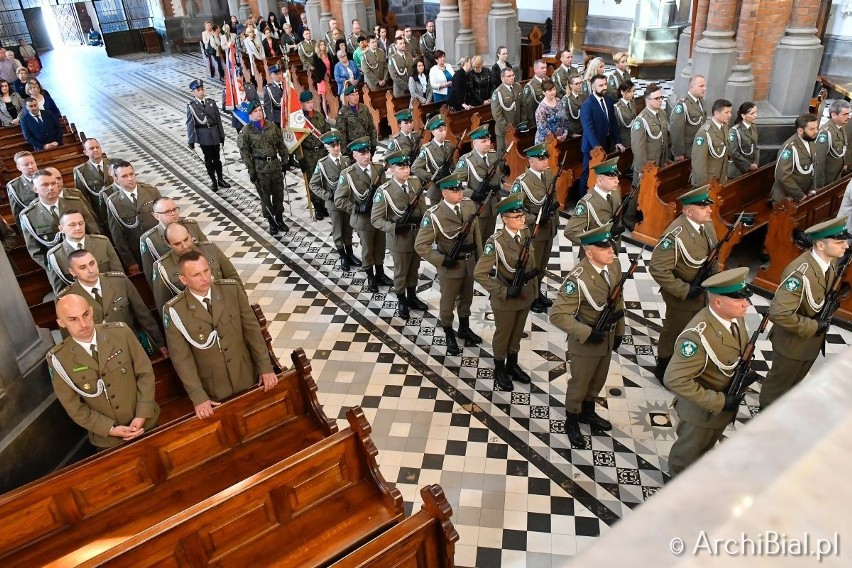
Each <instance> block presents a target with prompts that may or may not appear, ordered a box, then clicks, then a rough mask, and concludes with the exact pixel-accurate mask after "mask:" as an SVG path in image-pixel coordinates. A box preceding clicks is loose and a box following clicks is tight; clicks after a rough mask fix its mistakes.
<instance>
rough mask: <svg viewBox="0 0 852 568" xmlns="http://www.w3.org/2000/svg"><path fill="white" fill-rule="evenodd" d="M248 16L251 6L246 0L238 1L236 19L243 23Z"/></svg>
mask: <svg viewBox="0 0 852 568" xmlns="http://www.w3.org/2000/svg"><path fill="white" fill-rule="evenodd" d="M249 16H251V6H250V5H249V3H248V0H240V13H239V16H237V17H238V18H239V19H240V22H245V21H246V20H248V18H249Z"/></svg>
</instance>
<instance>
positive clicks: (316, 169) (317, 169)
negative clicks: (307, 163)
mask: <svg viewBox="0 0 852 568" xmlns="http://www.w3.org/2000/svg"><path fill="white" fill-rule="evenodd" d="M314 173H315V174H318V173H320V165H319V164H317V165H316V167H315V168H314Z"/></svg>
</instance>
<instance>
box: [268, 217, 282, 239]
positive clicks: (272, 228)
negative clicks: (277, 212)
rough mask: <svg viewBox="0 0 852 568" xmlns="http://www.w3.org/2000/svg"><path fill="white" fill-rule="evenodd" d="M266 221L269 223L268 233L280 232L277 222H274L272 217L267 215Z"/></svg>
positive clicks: (275, 233)
mask: <svg viewBox="0 0 852 568" xmlns="http://www.w3.org/2000/svg"><path fill="white" fill-rule="evenodd" d="M266 222H267V223H269V234H270V235H277V234H278V233H280V232H281V228H280V227H279V226H278V223H276V222H275V219H273V218H272V217H267V219H266Z"/></svg>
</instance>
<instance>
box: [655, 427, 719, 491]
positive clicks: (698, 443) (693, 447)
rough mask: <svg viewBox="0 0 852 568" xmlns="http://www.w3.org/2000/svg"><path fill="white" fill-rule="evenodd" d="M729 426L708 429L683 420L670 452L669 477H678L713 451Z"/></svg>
mask: <svg viewBox="0 0 852 568" xmlns="http://www.w3.org/2000/svg"><path fill="white" fill-rule="evenodd" d="M725 428H727V425H725V426H721V427H718V428H707V427H705V426H701V425H698V424H692V423H691V422H686V421H685V420H681V421H680V422H678V425H677V429H676V430H675V433H676V434H677V439H676V440H675V442H674V444H672V449H671V451H670V452H669V475H671V476H672V477H674V476H676V475H678V474H679V473H680V472H682V471H683V470H685V469H686V468H687V467H689V466H690V465H692V464H693V463H695V462H696V461H698V459H699V458H700V457H701V456H703V455H704V454H706V453H707V452H709V451H710V450H712V449H713V446H715V445H716V442H718V441H719V440H720V439H721V438H722V434H724V433H725Z"/></svg>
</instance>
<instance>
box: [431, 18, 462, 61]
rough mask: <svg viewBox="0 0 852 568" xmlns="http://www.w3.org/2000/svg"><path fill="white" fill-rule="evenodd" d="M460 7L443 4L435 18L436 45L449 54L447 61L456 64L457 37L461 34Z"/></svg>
mask: <svg viewBox="0 0 852 568" xmlns="http://www.w3.org/2000/svg"><path fill="white" fill-rule="evenodd" d="M460 27H461V23H460V22H459V8H458V6H446V7H445V6H442V7H441V11H440V12H438V17H437V18H435V47H436V48H437V49H440V50H442V51H443V52H444V53H446V54H447V61H449V62H450V63H452V64H455V63H456V62H457V61H458V57H457V56H456V38H457V37H458V35H459V28H460Z"/></svg>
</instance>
